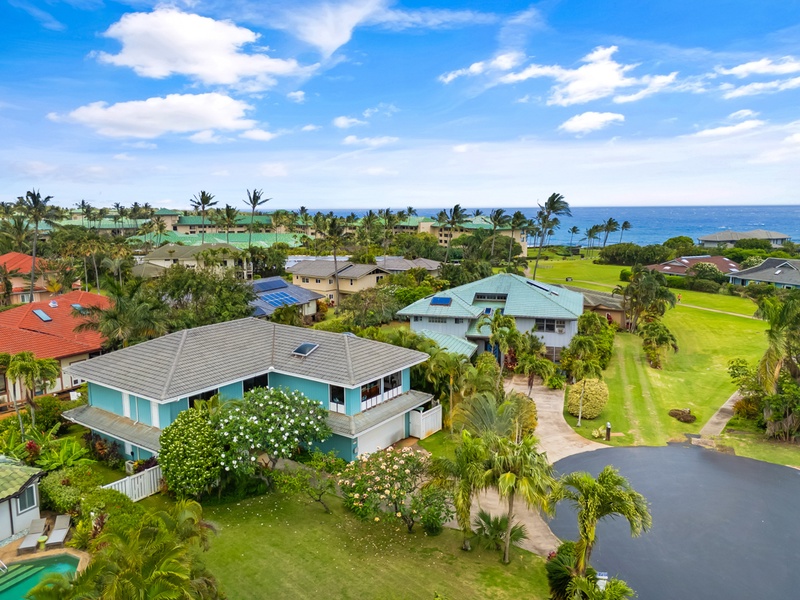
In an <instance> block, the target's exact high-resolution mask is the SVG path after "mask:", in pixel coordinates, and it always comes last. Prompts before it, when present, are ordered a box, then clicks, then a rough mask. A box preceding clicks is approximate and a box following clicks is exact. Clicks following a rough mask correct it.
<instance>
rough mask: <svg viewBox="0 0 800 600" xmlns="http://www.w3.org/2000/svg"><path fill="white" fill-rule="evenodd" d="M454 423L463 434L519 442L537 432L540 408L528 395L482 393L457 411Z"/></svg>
mask: <svg viewBox="0 0 800 600" xmlns="http://www.w3.org/2000/svg"><path fill="white" fill-rule="evenodd" d="M454 419H455V420H456V421H457V422H458V424H459V425H460V426H461V428H462V429H463V430H466V431H469V432H470V433H471V434H473V435H476V436H480V437H486V436H487V435H495V436H498V437H504V438H509V439H511V440H513V441H516V442H519V441H521V440H522V438H524V437H525V436H527V435H533V431H534V430H535V429H536V425H537V418H536V405H535V404H534V402H533V400H531V399H530V398H529V397H527V396H525V395H524V394H520V393H519V392H516V391H511V392H508V393H505V394H500V395H499V397H498V394H497V392H496V391H492V392H480V393H478V394H474V395H471V396H468V397H466V398H465V399H464V401H463V402H462V403H461V404H459V405H458V406H457V407H456V412H455V415H454Z"/></svg>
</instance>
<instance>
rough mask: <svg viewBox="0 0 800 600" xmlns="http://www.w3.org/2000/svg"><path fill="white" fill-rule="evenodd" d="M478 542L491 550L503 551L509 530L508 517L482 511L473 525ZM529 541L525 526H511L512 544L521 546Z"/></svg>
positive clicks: (518, 524)
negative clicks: (525, 541)
mask: <svg viewBox="0 0 800 600" xmlns="http://www.w3.org/2000/svg"><path fill="white" fill-rule="evenodd" d="M472 526H473V528H474V529H475V535H476V537H477V538H478V540H479V541H480V542H481V544H483V546H485V547H486V548H489V549H490V550H502V549H503V545H504V544H505V540H506V530H507V529H508V515H500V516H493V515H491V514H490V513H489V512H487V511H486V510H485V509H481V510H480V512H479V513H478V515H477V516H476V517H475V520H474V521H473V524H472ZM526 539H528V531H527V529H526V528H525V525H523V524H521V523H515V524H513V525H512V526H511V543H512V544H514V545H515V546H519V545H520V544H521V543H522V542H523V541H524V540H526Z"/></svg>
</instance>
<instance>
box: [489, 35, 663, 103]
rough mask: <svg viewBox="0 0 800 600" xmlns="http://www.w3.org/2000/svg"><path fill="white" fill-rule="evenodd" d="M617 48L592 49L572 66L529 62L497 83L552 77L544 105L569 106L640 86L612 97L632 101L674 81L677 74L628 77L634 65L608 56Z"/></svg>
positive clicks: (620, 100) (621, 100)
mask: <svg viewBox="0 0 800 600" xmlns="http://www.w3.org/2000/svg"><path fill="white" fill-rule="evenodd" d="M618 49H619V48H618V47H617V46H609V47H602V46H601V47H598V48H595V49H594V50H593V51H592V52H590V53H589V54H587V55H586V56H584V57H583V58H582V59H581V62H583V63H584V64H583V65H582V66H580V67H578V68H575V69H567V68H564V67H562V66H560V65H539V64H532V65H529V66H527V67H525V68H524V69H522V70H521V71H519V72H516V73H508V74H506V75H503V76H502V77H500V79H499V82H500V83H519V82H522V81H526V80H528V79H533V78H537V77H549V78H552V79H554V80H555V81H556V82H557V83H556V85H554V86H553V88H552V90H551V94H550V97H549V98H548V100H547V104H550V105H556V106H570V105H573V104H583V103H586V102H590V101H592V100H598V99H600V98H606V97H608V96H611V95H613V94H615V93H616V92H617V90H619V89H625V88H632V87H637V86H641V87H642V89H641V90H639V91H637V92H636V93H633V94H629V95H627V96H625V95H623V96H617V98H615V101H616V102H633V101H635V100H640V99H642V98H645V97H647V96H650V95H652V94H655V93H656V92H659V91H662V90H663V89H665V88H666V87H667V86H668V85H669V84H671V83H672V82H673V81H674V80H675V78H676V76H677V73H671V74H669V75H656V76H653V75H645V76H643V77H631V76H630V75H629V72H630V71H632V70H633V69H635V68H636V67H637V66H638V65H636V64H629V65H626V64H621V63H618V62H617V61H615V60H614V59H613V58H612V57H613V55H614V54H615V53H616V52H617V50H618Z"/></svg>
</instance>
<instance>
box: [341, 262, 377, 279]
mask: <svg viewBox="0 0 800 600" xmlns="http://www.w3.org/2000/svg"><path fill="white" fill-rule="evenodd" d="M376 271H377V272H380V273H385V274H386V275H389V272H388V271H386V270H385V269H382V268H381V267H379V266H378V265H361V264H359V265H350V266H348V267H345V268H344V269H340V270H339V277H340V278H343V279H359V278H361V277H364V276H365V275H369V274H370V273H374V272H376Z"/></svg>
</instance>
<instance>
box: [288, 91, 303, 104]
mask: <svg viewBox="0 0 800 600" xmlns="http://www.w3.org/2000/svg"><path fill="white" fill-rule="evenodd" d="M286 97H287V98H288V99H289V100H291V101H292V102H297V103H298V104H302V103H303V102H305V101H306V93H305V92H304V91H302V90H298V91H296V92H289V93H288V94H286Z"/></svg>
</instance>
